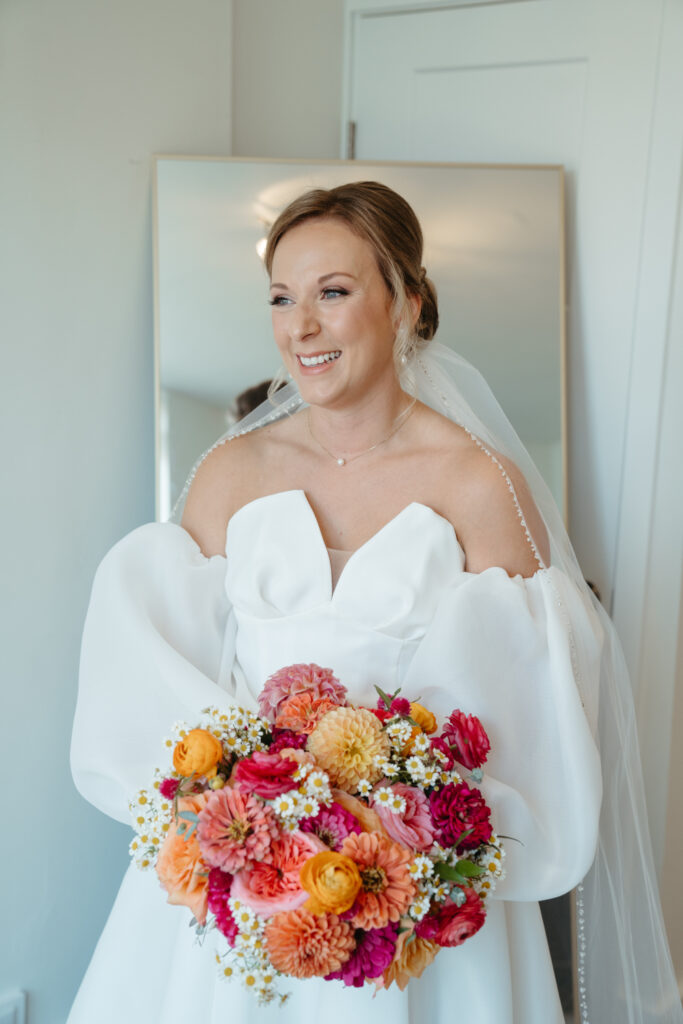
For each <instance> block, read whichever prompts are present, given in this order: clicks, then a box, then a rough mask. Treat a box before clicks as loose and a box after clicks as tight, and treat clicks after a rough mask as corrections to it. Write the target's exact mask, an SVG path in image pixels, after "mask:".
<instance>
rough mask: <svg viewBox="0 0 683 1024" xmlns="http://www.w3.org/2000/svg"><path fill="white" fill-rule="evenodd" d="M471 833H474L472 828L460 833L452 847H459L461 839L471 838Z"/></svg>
mask: <svg viewBox="0 0 683 1024" xmlns="http://www.w3.org/2000/svg"><path fill="white" fill-rule="evenodd" d="M473 832H474V829H473V828H468V829H467V831H465V832H461V833H460V835H459V836H456V839H455V842H454V843H453V844H452V845H453V846H460V844H461V842H462V841H463V839H467V837H468V836H471V835H472V833H473Z"/></svg>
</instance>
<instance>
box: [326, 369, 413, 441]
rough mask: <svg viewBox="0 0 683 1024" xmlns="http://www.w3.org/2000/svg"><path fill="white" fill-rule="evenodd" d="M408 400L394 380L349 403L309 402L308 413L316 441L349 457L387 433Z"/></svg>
mask: <svg viewBox="0 0 683 1024" xmlns="http://www.w3.org/2000/svg"><path fill="white" fill-rule="evenodd" d="M411 402H412V398H411V396H410V395H408V394H406V392H405V391H403V390H402V389H401V387H400V385H399V383H398V380H396V381H395V385H394V386H393V387H392V388H391V389H390V390H386V391H383V392H382V393H381V394H379V393H375V394H373V395H366V396H365V397H364V398H363V399H362V401H361V402H358V403H354V405H352V406H348V407H344V408H340V409H330V408H325V407H322V406H314V405H312V406H311V407H310V408H309V411H308V414H309V416H310V423H311V426H312V429H313V431H314V433H315V437H316V438H317V440H318V441H319V442H320V443H321V444H322V445H324V446H325V448H328V449H329V450H330V451H331V452H333V453H334V454H335V455H340V456H349V457H350V456H353V455H355V454H356V453H357V452H361V451H364V450H365V449H367V448H369V447H370V445H374V444H377V442H379V441H381V440H382V439H383V438H384V437H386V436H387V435H388V434H390V433H391V431H392V430H393V428H394V427H395V426H396V420H397V418H398V417H399V416H400V415H401V413H403V412H405V411H406V410H407V409H408V407H409V406H410V403H411Z"/></svg>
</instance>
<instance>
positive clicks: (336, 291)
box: [323, 288, 349, 298]
mask: <svg viewBox="0 0 683 1024" xmlns="http://www.w3.org/2000/svg"><path fill="white" fill-rule="evenodd" d="M348 294H349V293H348V292H347V290H346V288H323V295H327V296H330V295H331V296H332V297H333V298H335V297H336V296H337V295H348Z"/></svg>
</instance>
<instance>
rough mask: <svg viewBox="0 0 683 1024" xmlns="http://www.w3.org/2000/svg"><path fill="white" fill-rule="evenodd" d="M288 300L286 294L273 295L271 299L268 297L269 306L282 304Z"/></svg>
mask: <svg viewBox="0 0 683 1024" xmlns="http://www.w3.org/2000/svg"><path fill="white" fill-rule="evenodd" d="M289 301H290V300H289V299H288V298H287V296H286V295H274V296H273V298H272V299H268V305H269V306H284V305H285V303H286V302H289Z"/></svg>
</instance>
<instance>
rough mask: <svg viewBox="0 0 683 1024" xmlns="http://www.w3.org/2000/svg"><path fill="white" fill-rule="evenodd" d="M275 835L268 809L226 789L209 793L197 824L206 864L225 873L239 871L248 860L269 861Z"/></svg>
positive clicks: (275, 826)
mask: <svg viewBox="0 0 683 1024" xmlns="http://www.w3.org/2000/svg"><path fill="white" fill-rule="evenodd" d="M279 835H280V828H279V826H278V823H277V818H276V817H275V814H274V813H273V811H272V810H271V809H270V807H268V806H267V805H266V804H264V803H263V802H262V801H261V800H259V799H258V797H255V796H249V795H246V794H244V793H240V791H239V790H237V789H231V788H230V787H229V786H226V787H225V788H224V789H219V790H216V791H215V792H213V793H211V795H210V796H209V798H208V800H207V802H206V806H205V807H204V808H203V810H202V811H201V813H200V815H199V824H198V825H197V837H198V839H199V848H200V850H201V852H202V857H203V858H204V861H205V862H206V864H208V865H209V866H210V867H215V868H221V869H222V870H223V871H229V872H235V871H239V870H240V868H243V867H244V865H245V864H248V863H249V862H250V861H256V860H260V861H269V860H270V859H271V856H272V855H271V846H272V843H273V842H274V841H275V840H276V839H278V838H279Z"/></svg>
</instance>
